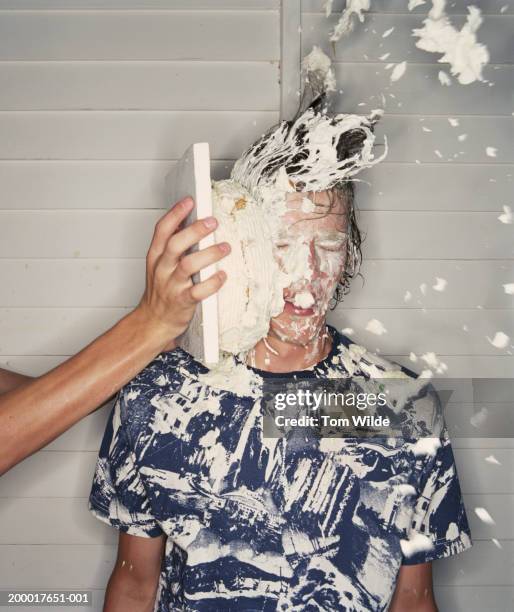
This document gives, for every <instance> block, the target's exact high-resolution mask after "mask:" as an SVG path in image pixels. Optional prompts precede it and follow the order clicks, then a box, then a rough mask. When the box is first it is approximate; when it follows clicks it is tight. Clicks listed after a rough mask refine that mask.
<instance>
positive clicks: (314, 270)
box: [309, 238, 320, 278]
mask: <svg viewBox="0 0 514 612" xmlns="http://www.w3.org/2000/svg"><path fill="white" fill-rule="evenodd" d="M309 263H310V267H311V274H310V276H311V278H318V277H319V276H320V258H319V254H318V253H317V251H316V245H315V243H314V238H313V239H312V240H311V241H310V242H309Z"/></svg>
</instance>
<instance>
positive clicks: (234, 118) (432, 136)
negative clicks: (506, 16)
mask: <svg viewBox="0 0 514 612" xmlns="http://www.w3.org/2000/svg"><path fill="white" fill-rule="evenodd" d="M420 119H423V118H419V117H412V116H401V117H400V116H388V117H386V118H384V119H383V120H382V121H381V122H379V124H378V126H377V128H376V133H377V140H376V147H375V150H376V154H377V156H378V155H380V154H382V152H383V136H384V134H385V135H387V139H388V143H389V150H388V155H387V160H388V161H390V162H395V161H396V162H404V161H407V162H412V160H413V159H414V160H415V159H417V160H418V161H421V162H423V161H428V162H440V161H448V162H449V163H453V162H464V163H491V164H492V163H497V162H500V163H512V162H513V161H514V149H513V147H512V144H511V143H512V140H513V139H514V129H513V122H512V118H510V117H509V118H507V117H473V118H471V117H461V118H460V124H461V125H460V127H461V129H460V130H452V129H450V128H449V125H448V121H447V119H446V118H443V117H426V118H425V119H424V121H421V120H420ZM277 121H278V115H277V113H275V112H272V111H269V112H266V111H260V112H257V111H255V112H253V111H246V112H245V111H219V112H211V111H176V112H174V111H170V112H166V111H153V112H151V111H123V112H118V111H95V112H90V111H69V112H67V113H59V112H57V111H46V112H45V111H41V112H10V111H6V112H3V113H0V137H1V140H0V159H119V160H121V159H179V158H180V157H181V156H182V154H183V152H184V150H185V149H186V148H187V147H188V146H189V145H190V144H191V142H195V141H208V142H209V143H210V145H211V157H212V158H214V159H236V158H237V157H239V156H240V155H241V153H242V152H243V151H244V149H245V148H246V147H247V146H248V145H250V144H251V143H252V142H253V141H254V140H256V139H257V138H258V137H259V136H260V135H261V134H262V133H263V132H264V131H266V130H267V129H268V128H270V127H271V126H272V125H274V124H275V123H276V122H277ZM423 126H425V127H426V128H427V129H429V130H431V131H430V132H425V131H423V130H422V127H423ZM461 133H466V134H468V136H469V137H468V139H467V140H466V141H465V142H463V143H462V142H459V141H458V140H457V136H458V134H461ZM486 147H493V148H495V149H497V156H496V157H495V158H492V157H489V156H488V155H487V154H486ZM436 151H438V152H439V155H437V154H436Z"/></svg>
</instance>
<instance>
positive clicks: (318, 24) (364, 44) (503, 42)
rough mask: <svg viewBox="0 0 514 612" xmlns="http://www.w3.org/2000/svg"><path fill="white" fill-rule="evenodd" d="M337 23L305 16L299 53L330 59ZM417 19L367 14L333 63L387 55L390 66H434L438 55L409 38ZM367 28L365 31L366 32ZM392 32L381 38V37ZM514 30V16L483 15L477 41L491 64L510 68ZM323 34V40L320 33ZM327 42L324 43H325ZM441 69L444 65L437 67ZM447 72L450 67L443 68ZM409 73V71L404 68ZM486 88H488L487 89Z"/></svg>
mask: <svg viewBox="0 0 514 612" xmlns="http://www.w3.org/2000/svg"><path fill="white" fill-rule="evenodd" d="M337 21H338V17H337V15H332V16H331V17H330V18H329V19H326V18H325V16H324V15H321V14H313V13H307V14H304V15H303V19H302V50H303V51H302V52H303V54H305V53H309V51H310V50H311V49H312V47H313V45H318V46H321V47H322V48H323V50H324V51H325V52H326V53H329V54H330V56H331V57H333V53H332V51H331V43H330V42H329V41H328V33H329V32H330V31H331V30H332V29H333V27H334V26H335V24H336V23H337ZM422 21H423V18H422V17H421V16H420V15H398V14H396V15H395V14H378V13H375V14H369V15H368V16H367V17H366V20H365V23H364V24H360V23H359V24H357V25H356V27H355V28H354V29H353V31H352V32H350V33H349V34H347V35H346V36H343V37H342V38H341V40H339V42H338V43H337V44H336V56H335V59H337V60H339V61H348V62H353V61H358V62H362V61H373V62H376V61H377V60H378V58H379V57H380V56H381V55H383V54H384V53H390V56H389V57H388V58H387V59H388V61H389V62H403V61H405V60H406V61H407V62H428V63H433V64H436V63H438V60H439V58H440V57H442V54H441V53H428V52H427V51H423V50H422V49H418V48H417V47H416V44H415V43H416V41H417V40H418V39H417V38H414V37H413V36H412V30H413V29H414V28H420V27H422V25H423V24H422ZM464 23H465V17H464V16H461V17H456V18H455V19H452V24H453V25H454V26H455V27H457V28H458V29H460V28H462V26H463V25H464ZM366 28H367V31H366ZM391 28H394V31H393V32H392V33H391V34H390V35H389V36H387V37H386V38H383V36H382V35H383V33H384V32H386V31H387V30H389V29H391ZM513 28H514V16H513V15H494V16H492V15H486V16H485V17H484V21H483V23H482V25H481V26H480V28H479V30H478V33H477V40H478V41H479V42H480V43H482V44H484V45H486V46H487V48H488V51H489V56H490V59H489V61H490V62H491V63H492V64H504V63H505V64H510V63H513V60H514V52H513V48H512V44H511V42H512V38H511V33H512V30H513ZM324 32H326V33H327V35H326V37H325V36H324V35H323V33H324ZM325 41H326V42H325ZM440 67H441V68H442V69H444V65H443V64H440ZM446 68H447V71H448V70H449V66H448V65H446ZM407 70H408V68H407ZM486 87H487V86H486Z"/></svg>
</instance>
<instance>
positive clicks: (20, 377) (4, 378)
mask: <svg viewBox="0 0 514 612" xmlns="http://www.w3.org/2000/svg"><path fill="white" fill-rule="evenodd" d="M29 380H32V377H31V376H25V375H24V374H18V372H10V371H9V370H4V369H3V368H0V395H2V393H7V392H8V391H12V390H13V389H17V388H18V387H21V385H23V384H25V383H26V382H28V381H29Z"/></svg>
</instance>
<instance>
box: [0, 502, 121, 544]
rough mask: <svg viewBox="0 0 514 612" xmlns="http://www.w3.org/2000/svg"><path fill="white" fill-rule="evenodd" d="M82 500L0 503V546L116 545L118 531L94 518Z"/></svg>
mask: <svg viewBox="0 0 514 612" xmlns="http://www.w3.org/2000/svg"><path fill="white" fill-rule="evenodd" d="M87 502H88V500H87V498H85V497H82V498H75V499H73V498H67V499H66V498H54V499H48V498H42V499H31V498H25V499H20V498H14V497H12V498H10V499H3V500H2V503H1V504H0V545H2V544H18V545H23V544H38V545H41V544H68V545H72V544H76V545H80V544H117V542H118V531H117V530H116V529H114V528H112V527H109V525H106V524H105V523H102V522H101V521H99V520H98V519H97V518H96V517H94V516H93V515H92V514H91V512H89V509H88V503H87Z"/></svg>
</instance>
